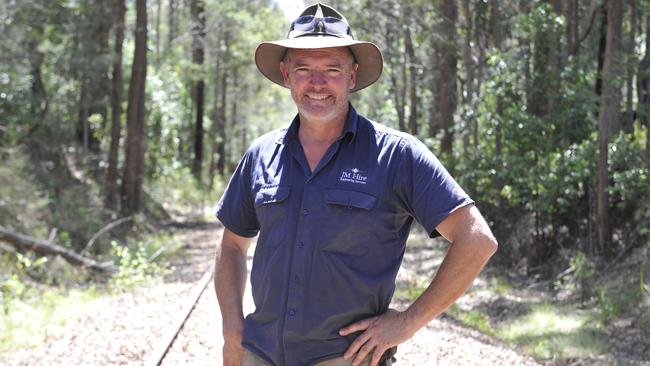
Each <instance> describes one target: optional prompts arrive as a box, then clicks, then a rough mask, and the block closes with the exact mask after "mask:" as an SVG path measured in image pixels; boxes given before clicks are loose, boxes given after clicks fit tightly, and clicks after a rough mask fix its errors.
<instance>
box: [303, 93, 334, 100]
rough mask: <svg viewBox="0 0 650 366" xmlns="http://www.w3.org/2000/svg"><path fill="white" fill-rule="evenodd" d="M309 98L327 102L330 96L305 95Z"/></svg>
mask: <svg viewBox="0 0 650 366" xmlns="http://www.w3.org/2000/svg"><path fill="white" fill-rule="evenodd" d="M305 95H306V96H307V98H309V99H314V100H325V99H327V98H329V97H330V95H329V94H305Z"/></svg>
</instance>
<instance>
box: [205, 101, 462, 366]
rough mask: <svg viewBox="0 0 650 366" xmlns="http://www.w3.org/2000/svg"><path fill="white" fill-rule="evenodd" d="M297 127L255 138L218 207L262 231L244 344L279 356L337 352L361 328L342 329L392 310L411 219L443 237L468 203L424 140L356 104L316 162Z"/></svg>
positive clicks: (229, 224) (284, 361) (288, 361)
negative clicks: (442, 230)
mask: <svg viewBox="0 0 650 366" xmlns="http://www.w3.org/2000/svg"><path fill="white" fill-rule="evenodd" d="M299 125H300V120H299V118H298V117H296V118H295V119H294V120H293V122H292V124H291V125H290V126H289V127H288V128H285V129H280V130H276V131H273V132H270V133H268V134H266V135H264V136H262V137H260V138H258V139H257V140H256V141H255V142H254V143H253V144H252V146H251V147H250V149H249V150H248V151H247V152H246V154H245V155H244V157H243V158H242V160H241V162H240V163H239V166H238V167H237V170H236V171H235V173H234V175H233V177H232V178H231V180H230V183H229V184H228V187H227V189H226V191H225V193H224V195H223V197H222V198H221V200H220V202H219V205H218V208H217V217H218V218H219V220H221V222H222V223H223V224H224V225H225V226H226V228H228V229H229V230H231V231H232V232H234V233H236V234H238V235H241V236H245V237H253V236H255V235H257V234H258V233H259V238H258V240H257V247H256V249H255V254H254V259H253V267H252V270H251V285H252V293H253V299H254V302H255V307H256V310H255V312H253V313H252V314H249V315H248V316H247V317H246V319H245V322H244V338H243V346H244V347H245V348H247V349H248V350H250V351H252V352H254V353H255V354H257V355H258V356H260V357H261V358H263V359H265V360H266V361H268V362H270V363H272V364H274V365H277V366H283V365H286V366H305V365H313V364H316V363H318V362H322V361H325V360H327V359H331V358H336V357H340V356H341V355H342V354H343V353H344V352H345V350H346V349H347V348H348V346H349V345H350V343H351V342H352V341H353V340H354V338H355V337H356V336H357V335H358V334H355V335H351V336H348V337H341V336H340V335H339V334H338V332H339V329H341V328H342V327H344V326H346V325H348V324H351V323H353V322H355V321H357V320H360V319H363V318H366V317H369V316H374V315H378V314H382V313H384V312H385V311H386V310H387V309H388V305H389V303H390V301H391V297H392V296H393V292H394V289H395V277H396V275H397V271H398V269H399V267H400V263H401V261H402V257H403V255H404V249H405V243H406V239H407V237H408V235H409V230H410V227H411V224H412V222H413V219H416V220H417V221H419V222H420V223H421V224H422V225H423V226H424V228H425V229H426V230H427V231H428V232H429V233H430V234H431V236H435V234H436V231H435V230H436V229H435V228H436V226H437V225H438V224H439V223H440V222H441V221H443V220H444V219H445V218H446V217H447V216H448V215H449V214H450V213H451V212H453V211H454V210H456V209H458V208H459V207H462V206H465V205H468V204H470V203H472V200H471V199H470V198H469V197H468V195H467V194H466V193H465V192H464V191H463V190H462V189H461V188H460V187H459V186H458V184H457V183H456V182H455V181H454V179H453V178H452V177H451V176H450V175H449V173H447V171H446V170H445V169H444V168H443V166H442V165H441V164H440V163H439V162H438V159H436V157H435V156H434V155H433V154H432V153H431V152H430V151H429V150H428V149H427V148H426V147H425V146H424V144H422V143H421V142H420V141H418V140H417V139H415V138H414V137H412V136H410V135H407V134H405V133H401V132H398V131H395V130H392V129H390V128H387V127H385V126H383V125H381V124H377V123H375V122H372V121H369V120H368V119H366V118H364V117H363V116H360V115H358V114H357V113H356V111H355V110H354V108H352V106H350V111H349V113H348V117H347V121H346V124H345V127H344V130H343V133H342V135H341V136H340V138H339V139H338V140H337V141H336V142H335V143H334V144H332V146H331V147H330V148H329V149H328V150H327V152H326V153H325V155H324V156H323V158H322V159H321V161H320V163H319V164H318V166H317V167H316V168H315V169H314V171H313V172H312V171H311V170H310V168H309V165H308V163H307V159H306V158H305V155H304V153H303V150H302V146H301V145H300V142H299V140H298V127H299Z"/></svg>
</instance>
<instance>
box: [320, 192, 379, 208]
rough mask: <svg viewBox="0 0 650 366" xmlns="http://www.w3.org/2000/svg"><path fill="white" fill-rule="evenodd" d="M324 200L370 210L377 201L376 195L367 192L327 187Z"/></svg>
mask: <svg viewBox="0 0 650 366" xmlns="http://www.w3.org/2000/svg"><path fill="white" fill-rule="evenodd" d="M325 202H327V203H330V204H334V205H341V206H345V207H349V208H351V207H356V208H361V209H364V210H372V209H373V208H374V207H375V204H376V203H377V197H375V196H373V195H370V194H368V193H362V192H356V191H348V190H344V189H328V190H327V193H326V194H325Z"/></svg>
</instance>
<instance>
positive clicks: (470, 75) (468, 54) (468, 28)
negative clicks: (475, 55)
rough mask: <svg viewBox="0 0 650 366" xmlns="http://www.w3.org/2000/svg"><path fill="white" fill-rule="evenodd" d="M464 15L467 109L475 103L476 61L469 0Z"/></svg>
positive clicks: (466, 128)
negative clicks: (473, 57)
mask: <svg viewBox="0 0 650 366" xmlns="http://www.w3.org/2000/svg"><path fill="white" fill-rule="evenodd" d="M463 13H464V14H463V15H464V17H465V40H464V43H463V65H464V66H465V93H464V94H465V98H464V99H465V100H464V104H465V106H467V108H472V107H473V103H474V61H473V60H472V35H473V34H474V24H473V22H472V10H471V7H470V3H469V0H463ZM464 123H465V126H464V131H463V150H464V151H465V152H467V148H468V147H469V136H470V131H471V126H470V123H469V121H467V120H466V121H464Z"/></svg>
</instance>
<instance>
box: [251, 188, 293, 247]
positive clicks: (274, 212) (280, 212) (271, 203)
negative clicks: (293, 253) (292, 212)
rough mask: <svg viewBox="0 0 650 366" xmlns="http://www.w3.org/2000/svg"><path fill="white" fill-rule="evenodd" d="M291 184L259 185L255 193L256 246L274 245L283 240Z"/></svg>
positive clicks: (285, 230)
mask: <svg viewBox="0 0 650 366" xmlns="http://www.w3.org/2000/svg"><path fill="white" fill-rule="evenodd" d="M290 192H291V186H285V185H279V186H278V185H276V186H268V187H264V186H263V187H261V188H260V189H259V190H258V191H257V193H255V204H254V206H255V211H256V212H257V219H258V221H259V223H260V236H259V238H258V240H257V245H258V247H276V246H278V245H280V244H282V243H283V242H284V238H285V234H286V232H287V222H286V220H287V216H288V215H287V211H288V202H287V199H288V198H289V193H290Z"/></svg>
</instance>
